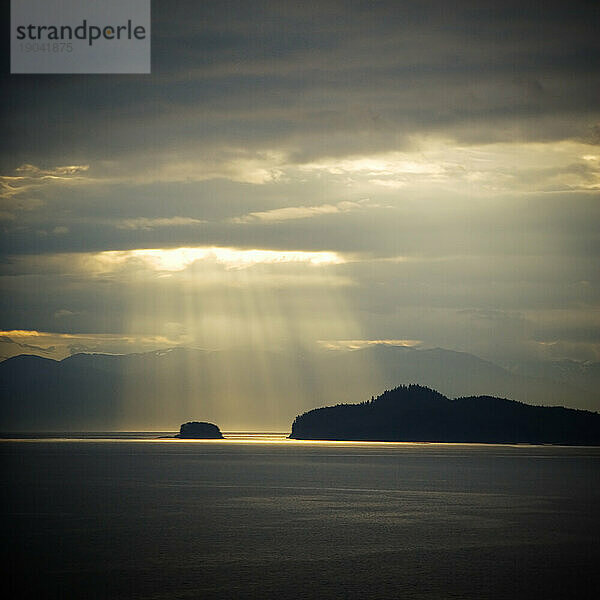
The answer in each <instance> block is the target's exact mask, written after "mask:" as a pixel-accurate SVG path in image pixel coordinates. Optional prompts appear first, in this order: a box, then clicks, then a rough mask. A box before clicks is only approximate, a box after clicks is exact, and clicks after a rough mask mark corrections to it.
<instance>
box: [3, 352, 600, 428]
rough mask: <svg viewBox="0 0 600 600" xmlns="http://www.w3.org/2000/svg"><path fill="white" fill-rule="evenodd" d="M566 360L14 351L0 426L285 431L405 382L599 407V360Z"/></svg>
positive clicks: (458, 392)
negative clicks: (513, 364) (536, 364)
mask: <svg viewBox="0 0 600 600" xmlns="http://www.w3.org/2000/svg"><path fill="white" fill-rule="evenodd" d="M570 367H571V369H570V370H569V369H567V370H566V376H565V370H564V369H563V370H561V369H559V368H553V367H552V366H550V365H549V366H547V367H546V368H545V369H541V368H538V369H537V370H536V369H535V368H533V367H532V366H531V365H524V366H523V368H522V369H521V370H519V369H516V368H515V369H513V370H509V369H507V368H503V367H501V366H499V365H496V364H494V363H491V362H489V361H486V360H483V359H481V358H479V357H476V356H474V355H472V354H467V353H464V352H455V351H451V350H444V349H441V348H435V349H415V348H405V347H394V346H383V345H378V346H370V347H367V348H363V349H359V350H353V351H332V350H321V351H319V352H317V353H312V352H302V351H300V352H283V351H276V350H273V351H269V352H257V351H255V350H254V349H252V348H238V349H233V350H227V351H207V350H197V349H189V348H169V349H165V350H160V351H155V352H146V353H140V354H125V355H110V354H93V353H81V354H74V355H72V356H70V357H68V358H65V359H63V360H60V361H58V360H52V359H49V358H42V357H40V356H36V355H18V356H13V357H11V358H8V359H6V360H4V361H2V362H1V363H0V422H1V426H0V429H1V430H4V431H76V430H81V431H93V430H95V431H106V430H160V431H168V430H172V429H174V428H176V427H177V426H178V425H179V424H180V423H182V422H185V421H188V420H190V419H195V418H201V419H202V420H208V421H211V422H217V423H219V424H220V426H221V428H222V429H224V430H226V431H227V430H229V431H232V430H263V431H286V430H288V431H289V425H290V423H291V422H292V420H293V418H294V417H295V415H297V414H299V413H301V412H304V411H307V410H310V409H312V408H316V407H318V406H324V405H330V404H338V403H348V402H361V401H363V400H365V399H368V398H370V397H371V395H372V393H373V392H377V391H381V390H383V389H391V388H394V387H396V386H398V385H401V384H409V383H419V384H423V385H427V386H430V387H433V388H435V389H437V390H439V391H440V392H441V393H442V394H445V395H446V396H449V397H457V396H479V395H491V396H500V397H504V398H511V399H513V400H518V401H521V402H526V403H528V404H536V405H555V406H556V405H565V406H569V407H573V408H580V409H588V410H598V409H599V408H600V393H599V392H598V390H600V369H598V365H597V364H596V363H593V364H588V365H584V364H579V363H577V367H578V369H577V370H576V369H575V365H570Z"/></svg>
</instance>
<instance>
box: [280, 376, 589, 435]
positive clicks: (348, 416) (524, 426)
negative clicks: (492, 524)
mask: <svg viewBox="0 0 600 600" xmlns="http://www.w3.org/2000/svg"><path fill="white" fill-rule="evenodd" d="M289 437H290V438H291V439H296V440H348V441H350V440H355V441H393V442H400V441H401V442H455V443H502V444H561V445H589V446H597V445H600V414H598V413H595V412H590V411H585V410H575V409H569V408H564V407H562V406H533V405H529V404H525V403H523V402H517V401H515V400H508V399H506V398H495V397H492V396H471V397H464V398H456V399H453V400H451V399H449V398H447V397H446V396H444V395H442V394H440V393H439V392H437V391H435V390H432V389H430V388H428V387H424V386H420V385H407V386H406V385H402V386H400V387H397V388H395V389H393V390H387V391H385V392H384V393H383V394H381V395H380V396H378V397H377V398H371V400H369V401H366V402H361V403H360V404H338V405H336V406H328V407H324V408H316V409H314V410H310V411H308V412H306V413H304V414H302V415H299V416H298V417H296V419H295V421H294V423H293V425H292V433H291V435H290V436H289Z"/></svg>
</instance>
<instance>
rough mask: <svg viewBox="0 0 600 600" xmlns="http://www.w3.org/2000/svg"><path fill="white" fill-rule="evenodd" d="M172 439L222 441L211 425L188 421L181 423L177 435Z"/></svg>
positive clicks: (221, 437) (216, 429) (217, 429)
mask: <svg viewBox="0 0 600 600" xmlns="http://www.w3.org/2000/svg"><path fill="white" fill-rule="evenodd" d="M174 437H176V438H179V439H184V440H205V439H209V440H222V439H223V434H222V433H221V431H220V429H219V428H218V427H217V426H216V425H214V424H213V423H204V422H202V421H189V422H188V423H183V425H182V426H181V427H180V428H179V433H178V434H177V435H176V436H174Z"/></svg>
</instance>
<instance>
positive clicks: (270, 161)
mask: <svg viewBox="0 0 600 600" xmlns="http://www.w3.org/2000/svg"><path fill="white" fill-rule="evenodd" d="M5 16H6V15H5ZM599 24H600V9H599V7H598V5H597V3H595V2H571V3H565V2H551V1H550V2H548V1H547V2H526V1H525V2H524V1H520V2H502V3H499V2H482V1H478V2H467V1H465V2H446V1H441V0H436V1H426V0H425V1H419V2H401V1H398V2H352V1H345V2H330V1H327V0H324V1H320V2H318V3H316V2H306V3H299V2H284V1H278V2H260V1H253V2H227V1H219V2H214V1H211V0H208V1H203V2H179V1H178V2H176V3H172V2H153V4H152V74H151V75H112V76H111V75H39V76H35V75H10V74H9V73H8V56H6V59H5V60H4V65H3V70H2V74H1V84H2V90H3V91H2V94H1V95H0V120H1V127H2V144H1V148H0V228H1V231H2V234H1V236H0V249H1V252H2V258H1V263H0V267H1V268H0V289H1V297H0V319H1V321H0V355H2V357H3V358H5V357H7V356H11V355H13V354H18V353H20V352H26V353H35V354H40V355H42V356H48V357H51V358H63V357H65V356H68V355H70V354H72V353H76V352H81V351H95V352H112V353H125V352H142V351H149V350H156V349H159V348H167V347H173V346H187V347H192V348H202V349H209V350H216V349H218V350H221V349H227V348H236V347H251V348H257V349H260V350H264V349H274V350H277V349H286V350H290V349H294V350H295V351H297V352H299V353H308V354H310V353H311V352H312V351H316V350H321V351H322V350H323V349H326V350H328V351H330V352H338V351H344V350H348V349H351V348H359V347H365V346H369V345H373V344H387V345H401V346H410V347H415V348H435V347H441V348H446V349H451V350H457V351H462V352H469V353H473V354H475V355H477V356H480V357H483V358H485V359H488V360H491V361H494V362H496V363H498V364H514V363H517V362H519V361H553V360H564V359H568V360H573V361H599V360H600V285H599V269H598V265H599V264H600V261H599V254H600V236H599V232H600V227H599V224H600V203H599V199H600V101H599V100H600V31H599V29H600V27H599ZM399 383H401V382H399ZM376 391H377V390H374V392H376Z"/></svg>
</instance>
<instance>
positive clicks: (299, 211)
mask: <svg viewBox="0 0 600 600" xmlns="http://www.w3.org/2000/svg"><path fill="white" fill-rule="evenodd" d="M373 206H375V207H376V206H377V205H374V204H373V203H371V201H370V200H368V199H366V200H359V201H358V202H351V201H347V200H346V201H342V202H338V203H337V204H321V205H319V206H286V207H284V208H273V209H271V210H266V211H258V212H252V213H249V214H247V215H243V216H241V217H233V218H231V219H230V222H231V223H240V224H243V223H279V222H281V221H290V220H295V219H308V218H311V217H318V216H321V215H332V214H339V213H345V212H350V211H356V210H362V209H365V208H369V207H373Z"/></svg>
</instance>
